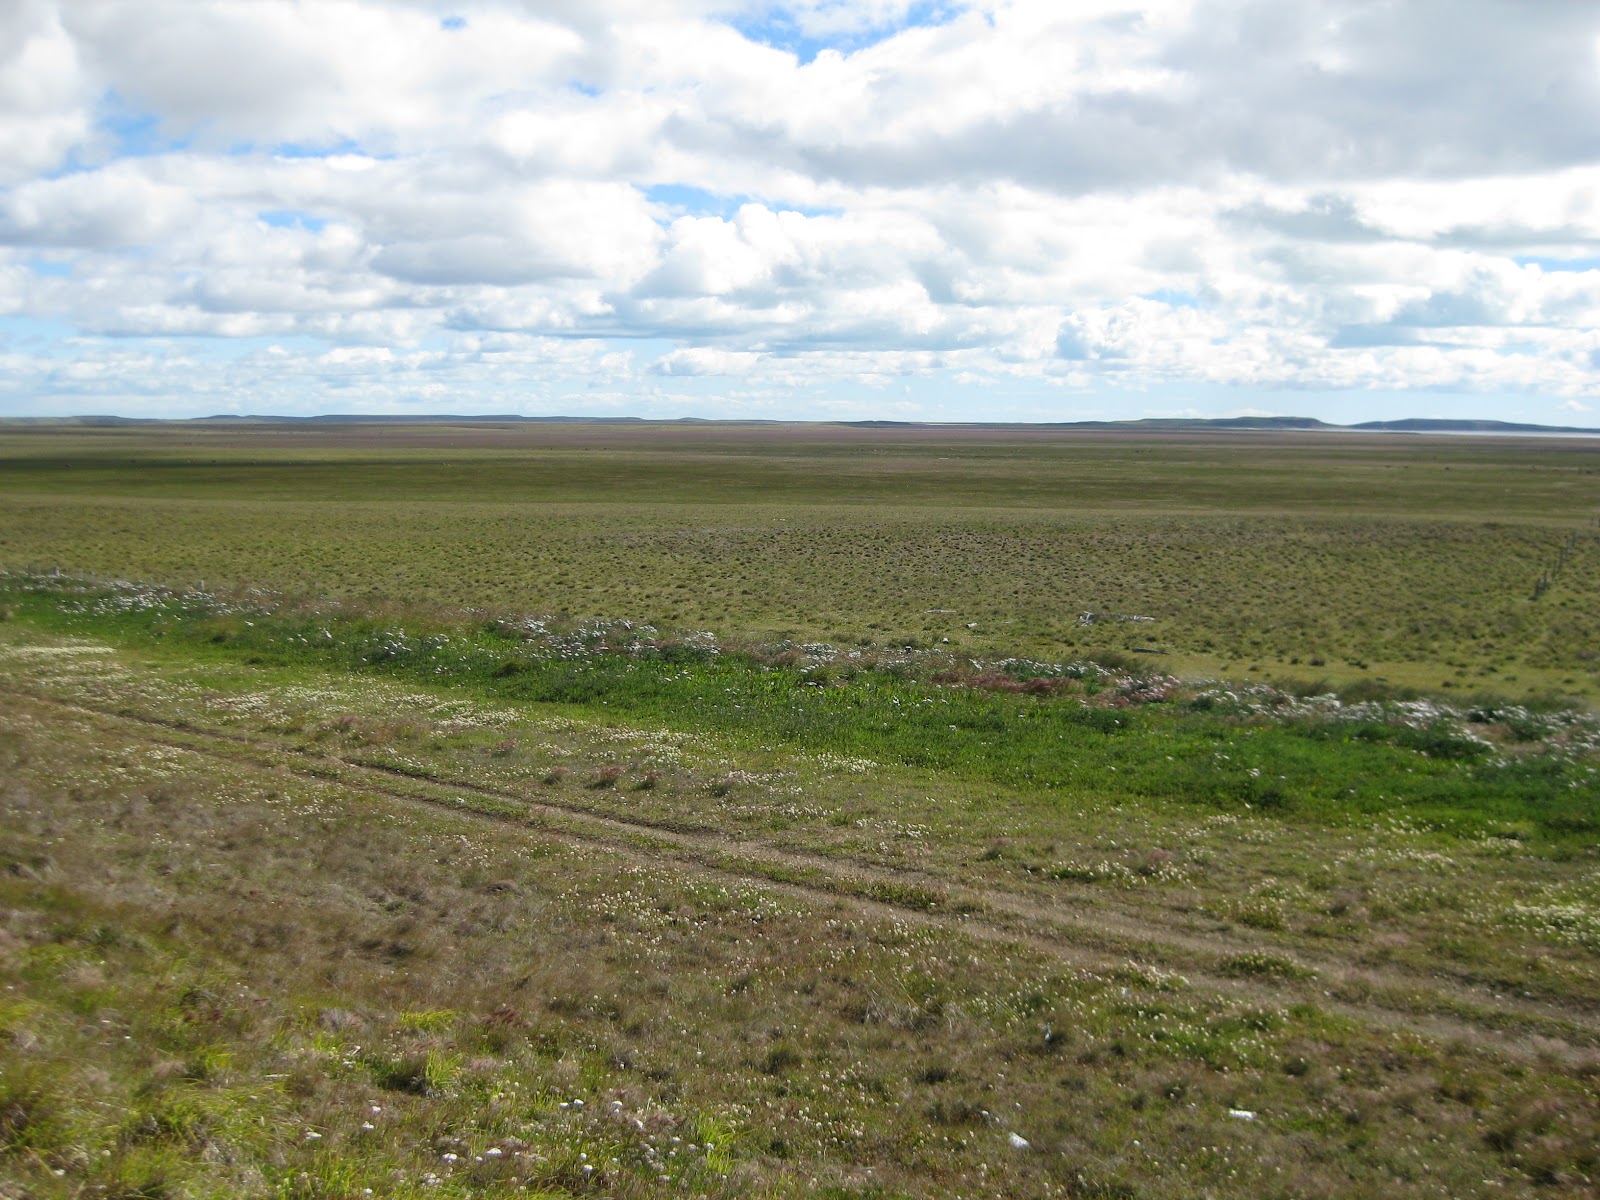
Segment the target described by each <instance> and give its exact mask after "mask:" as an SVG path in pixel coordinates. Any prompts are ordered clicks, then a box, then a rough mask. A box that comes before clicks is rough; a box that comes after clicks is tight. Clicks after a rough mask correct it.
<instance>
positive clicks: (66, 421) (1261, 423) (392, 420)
mask: <svg viewBox="0 0 1600 1200" xmlns="http://www.w3.org/2000/svg"><path fill="white" fill-rule="evenodd" d="M162 424H170V425H541V424H542V425H550V424H564V425H843V426H846V427H848V428H851V429H1015V430H1019V431H1023V430H1029V429H1078V430H1084V431H1089V432H1094V431H1106V432H1124V433H1127V432H1138V431H1149V432H1172V433H1178V432H1182V431H1184V430H1191V431H1203V430H1208V429H1212V430H1261V431H1268V432H1270V431H1273V430H1278V431H1284V432H1296V431H1305V432H1312V433H1315V432H1327V433H1351V432H1359V433H1480V434H1493V433H1503V434H1507V435H1512V436H1515V435H1517V434H1552V433H1565V434H1590V435H1593V436H1595V437H1600V429H1586V428H1582V427H1580V426H1576V425H1528V424H1521V423H1518V422H1515V421H1483V420H1454V419H1450V418H1443V417H1406V418H1404V419H1401V420H1395V421H1362V422H1361V423H1359V424H1356V425H1330V424H1328V423H1327V422H1326V421H1319V420H1318V419H1317V418H1315V417H1144V418H1140V419H1138V420H1131V421H888V420H872V421H775V420H768V419H763V418H758V417H745V418H731V419H718V418H714V417H568V416H554V417H527V416H521V415H519V414H516V413H496V414H473V415H455V414H451V413H418V414H414V415H413V414H401V413H321V414H318V415H317V416H311V417H293V416H273V415H269V414H245V415H237V414H232V413H217V414H216V415H214V416H209V417H117V416H109V415H87V416H76V417H0V427H4V426H8V425H9V426H16V425H57V426H63V425H64V426H72V427H79V428H99V427H114V426H120V425H162Z"/></svg>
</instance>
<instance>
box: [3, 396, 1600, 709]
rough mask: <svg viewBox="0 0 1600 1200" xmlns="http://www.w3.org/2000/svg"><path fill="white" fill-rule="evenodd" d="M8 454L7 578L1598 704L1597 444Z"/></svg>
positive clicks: (916, 439)
mask: <svg viewBox="0 0 1600 1200" xmlns="http://www.w3.org/2000/svg"><path fill="white" fill-rule="evenodd" d="M6 451H7V452H6V453H5V454H3V455H0V513H3V514H4V516H5V521H4V528H3V531H0V565H6V566H9V567H12V568H18V567H27V566H34V567H40V566H42V567H52V566H61V567H63V568H65V569H68V570H75V571H95V572H99V573H102V574H106V575H115V576H121V577H124V578H133V579H143V580H153V581H162V582H171V583H176V584H180V585H184V586H192V585H193V584H194V583H195V582H196V581H198V580H205V581H206V582H207V583H208V584H212V585H216V584H223V585H228V586H232V585H234V584H237V583H248V584H260V585H263V586H268V587H273V588H278V589H288V590H295V589H300V590H305V591H307V592H309V593H312V594H316V595H344V596H351V597H357V598H363V599H369V600H371V599H378V598H388V599H391V600H399V601H402V602H404V603H406V604H417V603H432V604H439V605H446V606H448V605H463V604H466V605H487V606H492V607H495V608H500V609H514V610H521V611H529V612H550V613H564V614H567V615H570V616H574V617H604V618H629V619H633V620H641V621H651V622H654V623H656V624H661V625H674V626H679V627H689V628H705V629H711V630H713V631H715V632H717V633H718V634H719V635H723V636H730V637H731V636H737V635H741V634H746V633H749V634H754V635H756V636H760V637H773V636H778V635H781V634H784V633H789V634H792V635H794V636H796V637H800V638H806V639H817V638H822V639H827V638H833V639H837V638H839V637H841V636H842V637H846V638H849V639H851V640H854V639H870V640H872V641H874V642H877V643H879V644H904V643H905V642H907V641H917V642H930V641H931V642H935V643H939V644H946V643H944V642H943V639H946V638H948V639H949V642H948V644H950V645H954V646H957V647H961V648H967V649H970V650H972V651H974V652H982V653H985V654H1007V653H1030V654H1039V655H1046V656H1049V657H1061V656H1063V655H1066V654H1070V653H1076V652H1083V651H1090V650H1120V651H1124V652H1126V651H1128V650H1130V649H1133V648H1145V649H1155V650H1159V651H1161V652H1163V654H1164V656H1165V657H1164V658H1163V660H1162V661H1165V662H1169V663H1172V664H1173V665H1175V666H1176V667H1178V668H1179V669H1180V670H1204V671H1205V672H1207V673H1220V672H1223V671H1224V667H1226V671H1227V672H1231V673H1233V674H1236V675H1239V676H1245V675H1248V674H1250V673H1251V670H1250V669H1251V668H1256V672H1255V673H1257V674H1259V675H1263V676H1269V675H1272V674H1295V675H1299V676H1302V677H1304V678H1307V679H1315V678H1317V677H1318V676H1319V675H1324V676H1327V677H1329V678H1331V679H1334V680H1335V681H1337V682H1349V681H1350V680H1352V679H1355V678H1360V677H1363V676H1385V677H1387V678H1388V679H1389V680H1390V681H1391V682H1395V683H1405V684H1424V685H1427V686H1430V687H1433V688H1436V689H1437V688H1440V687H1442V686H1445V685H1449V686H1450V687H1452V688H1459V689H1464V690H1470V689H1473V688H1476V687H1484V686H1491V685H1492V686H1493V687H1495V688H1497V689H1498V690H1502V691H1506V692H1509V693H1513V694H1525V693H1527V692H1530V691H1539V690H1543V689H1548V688H1557V689H1564V690H1567V691H1572V692H1580V693H1588V692H1592V691H1593V689H1594V688H1595V687H1596V681H1595V669H1596V660H1595V659H1594V658H1593V653H1594V652H1593V650H1592V649H1591V648H1592V647H1593V646H1594V645H1595V644H1596V642H1597V641H1600V627H1597V626H1596V624H1595V622H1596V619H1597V618H1596V617H1595V614H1596V612H1600V605H1597V604H1596V600H1597V599H1600V597H1597V596H1596V595H1595V588H1596V587H1597V586H1600V584H1597V583H1596V582H1595V581H1596V580H1597V579H1600V570H1596V568H1597V567H1600V542H1597V541H1596V538H1595V536H1594V516H1595V513H1596V511H1597V509H1600V474H1597V473H1596V471H1595V468H1594V466H1593V463H1592V461H1591V459H1592V455H1591V453H1590V450H1589V448H1588V445H1587V443H1577V442H1573V443H1568V442H1542V443H1529V442H1527V441H1522V442H1515V441H1513V442H1500V441H1483V440H1479V439H1442V438H1409V437H1403V438H1402V437H1396V438H1378V437H1363V438H1350V437H1340V436H1337V435H1331V436H1329V435H1304V436H1299V437H1281V436H1275V435H1233V436H1230V437H1224V436H1212V437H1197V438H1189V439H1185V438H1175V437H1167V436H1156V435H1145V436H1138V437H1122V436H1110V435H1104V434H1100V435H1084V434H1078V435H1064V434H1051V433H1048V432H1037V433H1010V434H999V433H982V434H980V433H972V432H967V433H962V432H958V431H921V432H913V433H907V432H900V431H862V430H851V431H840V430H829V429H827V428H826V427H802V428H798V429H788V428H777V429H771V428H762V427H746V428H739V427H713V428H687V429H686V428H674V427H651V428H645V429H634V428H630V427H617V426H612V427H592V426H573V427H545V428H534V429H527V428H522V429H510V430H502V431H500V432H499V433H497V434H493V435H492V436H491V435H486V434H485V433H484V432H482V431H476V432H474V431H450V430H417V429H404V428H401V429H393V430H386V431H372V430H361V429H345V430H341V429H336V428H335V429H320V430H299V431H263V430H257V431H254V432H250V431H239V430H209V431H207V430H193V429H186V430H182V431H173V430H165V429H162V430H139V431H116V430H103V431H82V430H76V431H71V432H66V431H51V430H14V431H9V432H8V436H7V446H6ZM1575 533H1576V534H1578V535H1579V536H1578V539H1577V541H1576V543H1575V544H1574V545H1573V547H1572V548H1571V549H1570V550H1569V551H1568V552H1567V554H1566V558H1565V561H1562V557H1561V555H1562V550H1563V547H1565V546H1566V544H1567V541H1568V539H1569V538H1570V537H1571V536H1572V535H1573V534H1575ZM1558 563H1559V564H1560V566H1559V569H1556V568H1557V564H1558ZM1552 571H1555V576H1554V583H1553V585H1552V586H1551V587H1550V589H1549V590H1548V591H1545V592H1543V593H1542V594H1541V595H1540V596H1539V598H1538V599H1537V600H1534V599H1533V598H1532V597H1533V593H1534V591H1535V588H1536V586H1537V584H1538V582H1539V580H1540V578H1541V577H1542V576H1547V575H1549V573H1550V572H1552ZM1085 612H1093V613H1097V614H1124V615H1137V616H1148V617H1152V618H1154V620H1152V621H1149V622H1135V623H1130V622H1123V621H1118V620H1114V619H1106V620H1100V621H1097V622H1096V623H1093V624H1089V625H1084V624H1081V623H1080V616H1081V614H1083V613H1085Z"/></svg>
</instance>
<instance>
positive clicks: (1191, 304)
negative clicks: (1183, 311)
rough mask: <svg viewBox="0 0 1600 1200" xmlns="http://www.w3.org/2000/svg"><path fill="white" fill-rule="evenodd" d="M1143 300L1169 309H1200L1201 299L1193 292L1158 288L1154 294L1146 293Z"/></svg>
mask: <svg viewBox="0 0 1600 1200" xmlns="http://www.w3.org/2000/svg"><path fill="white" fill-rule="evenodd" d="M1143 298H1144V299H1146V300H1154V301H1156V302H1157V303H1159V304H1165V305H1166V306H1167V307H1168V308H1199V307H1200V299H1199V297H1198V296H1196V295H1195V294H1194V293H1193V292H1178V291H1173V290H1172V289H1171V288H1157V289H1156V290H1155V291H1153V292H1146V293H1145V294H1144V297H1143Z"/></svg>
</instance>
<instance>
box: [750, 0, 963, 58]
mask: <svg viewBox="0 0 1600 1200" xmlns="http://www.w3.org/2000/svg"><path fill="white" fill-rule="evenodd" d="M837 7H840V8H848V7H849V6H848V5H846V4H842V3H841V4H839V5H837ZM961 7H962V6H960V5H957V4H952V3H949V2H948V0H919V2H918V3H915V4H913V5H911V7H910V8H909V9H907V11H906V13H905V15H904V16H903V17H901V18H899V19H898V20H894V21H890V22H886V23H885V24H882V25H873V26H869V27H867V28H865V29H860V30H857V31H854V32H850V33H839V34H832V35H828V36H822V37H818V36H813V35H811V34H808V33H806V32H805V31H804V30H803V29H802V28H801V24H800V22H799V21H797V20H796V19H795V18H794V17H793V16H792V15H790V14H789V13H788V12H786V11H784V9H783V8H782V7H781V6H779V7H774V8H771V9H768V10H767V11H765V12H762V13H759V14H755V15H752V16H748V17H743V18H736V19H734V20H732V21H730V22H729V24H730V25H732V26H733V28H734V29H736V30H738V31H739V32H740V33H741V34H743V35H744V36H745V37H746V38H748V39H749V40H750V41H752V42H759V43H761V44H762V45H764V46H771V47H772V48H773V49H774V50H787V51H788V52H789V53H790V54H793V55H794V56H795V57H796V58H798V59H799V60H800V62H801V63H802V65H803V64H805V63H809V62H811V61H812V60H813V59H815V58H816V57H817V55H819V54H821V53H822V52H823V51H824V50H837V51H839V53H841V54H854V53H855V52H856V51H857V50H865V49H866V48H867V47H868V46H873V45H876V44H877V43H879V42H882V41H887V40H888V39H889V38H892V37H893V36H894V35H895V34H897V33H900V32H902V31H904V30H907V29H917V28H926V27H933V26H938V25H945V24H948V23H949V22H950V21H951V20H953V19H954V18H955V16H956V14H957V13H958V12H959V11H960V10H961Z"/></svg>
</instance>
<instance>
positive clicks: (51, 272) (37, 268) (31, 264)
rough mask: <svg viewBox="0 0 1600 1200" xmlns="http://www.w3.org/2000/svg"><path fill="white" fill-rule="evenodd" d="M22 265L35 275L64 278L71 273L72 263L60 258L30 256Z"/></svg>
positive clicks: (47, 277)
mask: <svg viewBox="0 0 1600 1200" xmlns="http://www.w3.org/2000/svg"><path fill="white" fill-rule="evenodd" d="M23 265H24V266H26V267H27V268H28V270H30V271H32V272H33V273H34V274H35V275H42V276H44V277H45V278H46V279H66V278H68V277H69V276H71V274H72V264H71V263H70V262H63V261H61V260H60V259H52V258H30V259H28V260H26V262H25V263H24V264H23Z"/></svg>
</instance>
